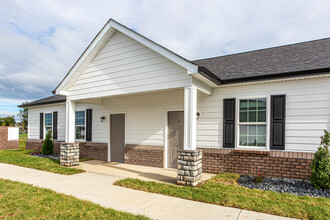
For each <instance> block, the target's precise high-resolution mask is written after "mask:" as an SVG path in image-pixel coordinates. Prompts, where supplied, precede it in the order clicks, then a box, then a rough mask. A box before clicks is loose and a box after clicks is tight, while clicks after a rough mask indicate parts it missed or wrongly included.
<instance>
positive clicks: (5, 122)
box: [0, 116, 16, 126]
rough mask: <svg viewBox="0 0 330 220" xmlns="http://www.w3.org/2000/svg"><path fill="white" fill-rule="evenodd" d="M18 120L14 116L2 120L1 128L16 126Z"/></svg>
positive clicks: (0, 121) (0, 120) (0, 119)
mask: <svg viewBox="0 0 330 220" xmlns="http://www.w3.org/2000/svg"><path fill="white" fill-rule="evenodd" d="M15 125H16V120H15V118H14V116H7V117H3V118H0V126H15Z"/></svg>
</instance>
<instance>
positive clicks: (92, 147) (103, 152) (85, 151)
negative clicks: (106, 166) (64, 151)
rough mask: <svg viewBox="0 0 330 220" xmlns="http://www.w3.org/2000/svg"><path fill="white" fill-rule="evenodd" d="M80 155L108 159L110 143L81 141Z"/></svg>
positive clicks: (95, 158)
mask: <svg viewBox="0 0 330 220" xmlns="http://www.w3.org/2000/svg"><path fill="white" fill-rule="evenodd" d="M79 151H80V157H82V158H89V159H94V160H103V161H107V160H108V144H105V143H95V142H80V143H79Z"/></svg>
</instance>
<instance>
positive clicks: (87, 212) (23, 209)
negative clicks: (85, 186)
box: [0, 179, 148, 219]
mask: <svg viewBox="0 0 330 220" xmlns="http://www.w3.org/2000/svg"><path fill="white" fill-rule="evenodd" d="M0 204H1V205H0V219H3V218H4V219H49V218H50V219H148V218H146V217H144V216H141V215H132V214H129V213H125V212H119V211H115V210H113V209H107V208H103V207H101V206H99V205H96V204H94V203H92V202H88V201H84V200H80V199H76V198H74V197H72V196H67V195H64V194H60V193H56V192H54V191H52V190H49V189H43V188H38V187H33V186H32V185H29V184H24V183H19V182H13V181H9V180H3V179H0Z"/></svg>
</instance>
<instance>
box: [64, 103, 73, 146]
mask: <svg viewBox="0 0 330 220" xmlns="http://www.w3.org/2000/svg"><path fill="white" fill-rule="evenodd" d="M75 111H76V108H75V102H74V101H70V100H67V101H66V136H65V142H66V143H74V142H75V141H76V140H75Z"/></svg>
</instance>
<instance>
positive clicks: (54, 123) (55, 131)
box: [53, 112, 57, 140]
mask: <svg viewBox="0 0 330 220" xmlns="http://www.w3.org/2000/svg"><path fill="white" fill-rule="evenodd" d="M53 139H54V140H57V112H53Z"/></svg>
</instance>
